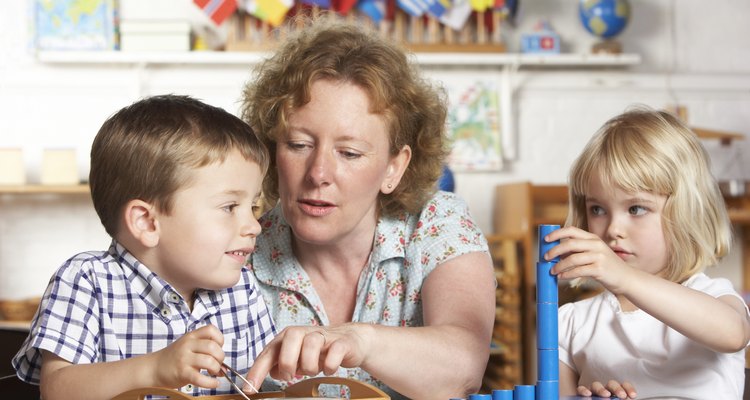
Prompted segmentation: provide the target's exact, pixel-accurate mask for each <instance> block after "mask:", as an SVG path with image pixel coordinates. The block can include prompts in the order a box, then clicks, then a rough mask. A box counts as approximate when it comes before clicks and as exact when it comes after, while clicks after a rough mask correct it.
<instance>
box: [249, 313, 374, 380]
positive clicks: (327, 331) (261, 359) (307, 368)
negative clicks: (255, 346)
mask: <svg viewBox="0 0 750 400" xmlns="http://www.w3.org/2000/svg"><path fill="white" fill-rule="evenodd" d="M364 329H367V325H366V324H344V325H340V326H337V327H322V326H290V327H287V328H285V329H284V330H283V331H281V333H279V334H278V335H277V336H276V337H275V338H274V339H273V340H272V341H271V342H270V343H269V344H268V345H267V346H266V347H265V348H264V349H263V351H262V352H261V353H260V355H259V356H258V357H257V358H256V359H255V363H254V364H253V366H252V368H250V371H248V373H247V378H248V380H250V381H251V382H253V384H255V386H256V387H258V386H260V384H261V383H262V382H263V379H265V377H266V376H267V375H268V374H270V375H271V377H272V378H274V379H279V380H283V381H291V380H293V379H294V378H295V377H297V376H300V375H308V376H315V375H318V374H319V373H320V372H323V373H324V374H326V375H332V374H334V373H335V372H336V371H337V370H338V369H339V367H344V368H354V367H359V366H360V365H361V364H362V362H363V361H364V358H365V355H366V354H367V351H366V343H367V341H366V340H365V339H364V337H363V335H362V333H363V332H362V331H363V330H364Z"/></svg>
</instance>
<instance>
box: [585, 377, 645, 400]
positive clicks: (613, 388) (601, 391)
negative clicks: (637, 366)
mask: <svg viewBox="0 0 750 400" xmlns="http://www.w3.org/2000/svg"><path fill="white" fill-rule="evenodd" d="M577 391H578V395H579V396H583V397H591V396H598V397H611V396H612V395H614V396H617V398H618V399H634V398H636V396H638V393H636V391H635V386H633V384H632V383H630V382H622V383H620V382H618V381H615V380H610V381H609V382H607V385H603V384H602V383H601V382H594V383H592V384H591V387H590V388H588V387H586V386H583V385H581V386H578V389H577Z"/></svg>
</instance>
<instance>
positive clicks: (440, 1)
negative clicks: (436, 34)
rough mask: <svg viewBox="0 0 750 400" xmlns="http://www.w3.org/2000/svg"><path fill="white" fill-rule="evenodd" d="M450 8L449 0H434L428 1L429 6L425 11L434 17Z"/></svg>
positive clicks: (438, 16) (439, 15)
mask: <svg viewBox="0 0 750 400" xmlns="http://www.w3.org/2000/svg"><path fill="white" fill-rule="evenodd" d="M450 8H451V1H450V0H434V1H433V2H432V3H430V7H429V8H427V13H429V14H430V15H432V16H433V17H435V18H440V17H442V16H443V14H445V12H446V11H447V10H448V9H450Z"/></svg>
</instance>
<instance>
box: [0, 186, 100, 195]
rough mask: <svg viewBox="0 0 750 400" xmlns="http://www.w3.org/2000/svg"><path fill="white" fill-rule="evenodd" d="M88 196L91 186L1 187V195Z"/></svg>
mask: <svg viewBox="0 0 750 400" xmlns="http://www.w3.org/2000/svg"><path fill="white" fill-rule="evenodd" d="M6 193H13V194H45V193H46V194H87V193H89V186H88V185H86V184H80V185H12V186H4V185H0V194H6Z"/></svg>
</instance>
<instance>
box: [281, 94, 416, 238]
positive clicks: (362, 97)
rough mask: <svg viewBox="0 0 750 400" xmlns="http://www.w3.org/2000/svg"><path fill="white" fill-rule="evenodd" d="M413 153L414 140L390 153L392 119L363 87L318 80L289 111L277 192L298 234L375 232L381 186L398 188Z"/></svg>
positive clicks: (386, 189) (354, 235)
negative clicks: (306, 98)
mask: <svg viewBox="0 0 750 400" xmlns="http://www.w3.org/2000/svg"><path fill="white" fill-rule="evenodd" d="M410 157H411V150H410V149H409V148H408V146H407V147H405V148H404V149H402V150H401V152H400V153H399V154H398V155H397V156H395V157H391V156H390V154H389V144H388V129H387V124H386V120H385V118H384V117H383V116H381V115H377V114H373V113H371V112H370V99H369V97H368V95H367V92H365V91H364V90H363V89H362V88H360V87H358V86H356V85H354V84H352V83H348V82H336V81H330V80H318V81H317V82H315V83H313V85H312V88H311V100H310V102H309V103H308V104H306V105H305V106H303V107H301V108H299V109H297V110H295V111H294V112H292V113H291V114H290V116H289V130H288V132H286V133H285V134H283V136H282V137H280V138H279V141H278V145H277V147H276V161H277V165H278V171H277V173H278V174H279V198H280V201H281V206H282V210H283V212H284V216H285V218H286V220H287V221H288V222H289V224H290V225H291V227H292V230H293V231H294V235H295V237H296V239H297V240H300V241H302V242H306V243H311V244H317V245H326V244H344V243H345V242H346V241H347V240H349V239H350V240H355V241H356V240H357V239H358V238H359V240H362V239H361V238H362V237H364V238H367V240H372V235H373V234H374V230H375V224H376V218H377V196H378V193H379V192H381V191H382V192H384V193H391V192H392V191H393V190H394V189H395V188H396V186H397V185H398V183H399V180H400V179H401V176H402V174H403V172H404V170H405V169H406V166H407V165H408V162H409V158H410ZM389 185H390V187H389Z"/></svg>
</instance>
